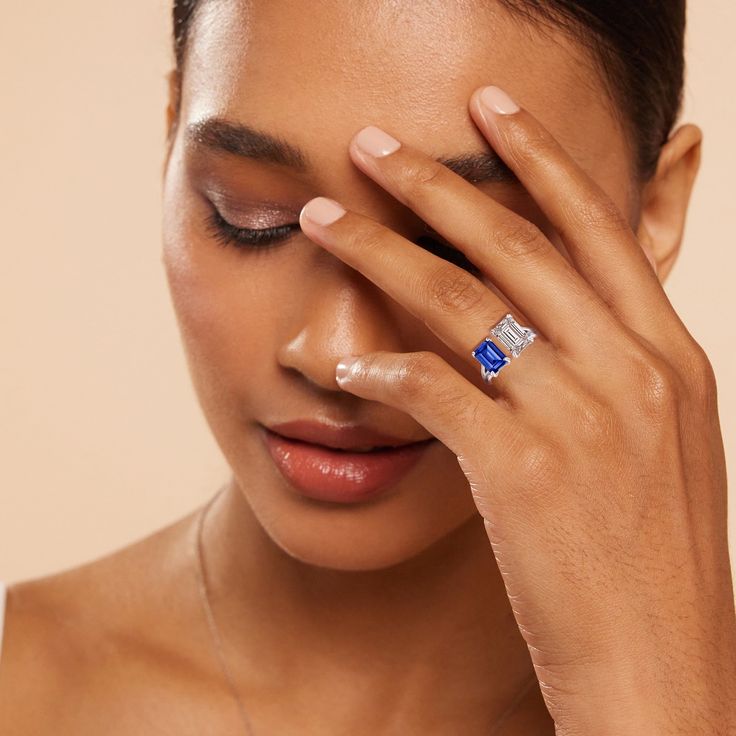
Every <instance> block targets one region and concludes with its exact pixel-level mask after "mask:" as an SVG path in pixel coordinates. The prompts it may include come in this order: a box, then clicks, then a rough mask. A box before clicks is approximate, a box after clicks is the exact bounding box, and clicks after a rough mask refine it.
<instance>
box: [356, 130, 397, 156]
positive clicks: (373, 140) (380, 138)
mask: <svg viewBox="0 0 736 736" xmlns="http://www.w3.org/2000/svg"><path fill="white" fill-rule="evenodd" d="M355 145H356V146H357V147H358V148H360V150H361V151H364V152H365V153H367V154H368V155H369V156H376V157H379V158H380V157H381V156H388V155H389V153H393V152H394V151H396V150H398V148H399V147H400V146H401V143H399V141H397V140H396V138H394V137H393V136H390V135H389V134H388V133H386V132H385V131H383V130H381V129H380V128H376V126H375V125H369V126H368V127H366V128H363V130H361V131H360V132H359V133H358V134H357V135H356V136H355Z"/></svg>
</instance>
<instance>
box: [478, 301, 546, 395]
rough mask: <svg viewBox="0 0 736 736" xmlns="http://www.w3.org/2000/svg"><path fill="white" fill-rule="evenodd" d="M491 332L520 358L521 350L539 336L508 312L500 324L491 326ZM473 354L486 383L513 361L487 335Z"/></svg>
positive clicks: (515, 356)
mask: <svg viewBox="0 0 736 736" xmlns="http://www.w3.org/2000/svg"><path fill="white" fill-rule="evenodd" d="M489 333H490V334H491V335H493V336H494V337H497V338H498V339H499V341H500V342H501V343H503V344H504V345H505V346H506V347H507V348H508V350H509V351H510V352H511V355H513V356H514V358H518V357H519V354H520V353H521V351H522V350H523V349H524V348H526V347H528V346H529V345H531V344H532V343H533V342H534V338H535V337H536V336H537V333H536V332H534V330H532V329H531V328H530V327H522V326H521V325H520V324H519V323H518V322H517V321H516V320H515V319H514V318H513V316H512V315H511V314H507V315H506V316H505V317H504V318H503V319H502V320H501V321H500V322H498V324H496V325H495V326H494V327H491V328H490V330H489ZM472 356H473V357H474V358H475V359H476V360H477V361H478V362H479V363H480V374H481V376H483V380H484V381H485V382H486V383H490V381H491V380H492V379H493V378H495V377H496V376H497V375H498V373H499V371H500V370H501V368H503V367H504V366H505V365H506V364H507V363H510V362H511V358H509V356H508V355H506V353H504V352H503V350H501V348H499V347H498V345H496V343H495V342H493V341H492V340H491V338H490V337H486V338H485V339H484V340H483V341H482V342H481V343H479V344H478V345H476V346H475V349H474V350H473V352H472Z"/></svg>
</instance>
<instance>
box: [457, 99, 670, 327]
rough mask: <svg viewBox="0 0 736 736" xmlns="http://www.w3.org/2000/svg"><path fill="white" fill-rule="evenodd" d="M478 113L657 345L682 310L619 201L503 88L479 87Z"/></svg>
mask: <svg viewBox="0 0 736 736" xmlns="http://www.w3.org/2000/svg"><path fill="white" fill-rule="evenodd" d="M470 113H471V115H472V117H473V119H474V120H475V122H476V123H477V125H478V126H479V128H480V129H481V131H482V132H483V134H484V136H485V137H486V138H487V139H488V140H489V141H490V143H491V144H492V145H493V148H494V150H495V151H496V152H497V153H498V155H499V156H501V158H502V159H503V160H504V161H505V163H506V164H507V165H508V166H509V168H511V169H512V171H513V172H514V173H515V174H516V176H517V177H518V178H519V180H520V181H521V183H522V184H523V185H524V187H525V188H526V190H527V191H528V192H529V194H531V196H532V197H533V198H534V200H535V202H536V203H537V205H538V206H539V208H540V209H541V210H542V212H543V213H544V214H545V216H546V217H547V219H548V220H549V221H550V223H551V224H552V226H553V227H554V228H555V230H556V231H557V232H558V233H559V235H560V237H561V238H562V240H563V242H564V244H565V247H566V248H567V251H568V253H569V255H570V258H571V260H572V262H573V264H574V265H575V267H576V268H577V270H578V271H579V272H580V273H581V274H582V275H583V277H584V278H585V279H586V280H587V281H588V282H589V283H590V284H591V285H592V286H593V287H594V288H595V290H596V291H597V293H598V294H600V296H601V297H602V298H603V300H604V301H605V302H606V303H607V304H608V305H609V306H610V307H611V308H612V309H613V311H614V312H615V313H616V315H617V316H618V317H619V318H620V319H621V320H622V321H623V322H625V323H626V324H627V325H628V326H629V327H631V328H633V329H634V330H636V331H637V332H638V333H639V334H641V335H642V336H644V337H647V338H648V339H650V340H652V341H655V340H654V338H655V334H656V333H659V334H660V335H661V333H662V327H663V324H664V323H663V317H664V316H669V317H671V316H673V315H675V312H674V309H673V308H672V306H671V304H670V302H669V299H668V298H667V295H666V294H665V292H664V290H663V289H662V285H661V284H660V282H659V279H658V278H657V277H656V275H655V274H654V272H653V270H652V267H651V265H650V263H649V261H648V259H647V257H646V255H645V254H644V251H643V249H642V247H641V245H640V243H639V241H638V239H637V237H636V234H635V233H634V231H633V229H632V227H631V226H630V224H629V222H628V221H627V219H626V217H625V216H624V214H623V213H622V212H621V210H620V209H619V208H618V206H617V205H616V204H615V202H614V201H613V200H612V199H611V198H610V197H609V195H608V194H607V193H606V192H605V191H604V190H603V189H602V188H601V186H599V185H598V184H597V182H595V181H594V180H593V179H592V178H591V177H590V176H589V175H588V174H587V173H586V172H585V171H584V170H583V169H582V168H581V166H580V165H579V164H578V163H577V162H576V161H575V160H574V159H573V158H572V157H571V156H570V154H569V153H568V152H567V151H566V150H565V149H564V148H563V147H562V145H561V144H560V143H559V142H558V141H557V140H556V139H555V137H554V136H553V135H552V134H551V133H550V131H549V130H548V129H547V128H546V127H545V126H543V125H542V124H541V122H540V121H539V120H538V119H537V118H536V117H535V116H534V115H532V113H530V112H529V111H528V110H526V109H524V108H522V107H520V106H519V105H518V104H517V103H516V102H515V101H514V100H512V99H511V98H510V97H509V95H508V94H507V93H506V92H504V91H503V90H501V89H499V88H498V87H495V86H488V87H482V88H480V89H477V90H476V91H475V92H474V93H473V95H472V96H471V98H470ZM642 303H645V304H647V306H646V308H645V309H642ZM678 322H679V320H678Z"/></svg>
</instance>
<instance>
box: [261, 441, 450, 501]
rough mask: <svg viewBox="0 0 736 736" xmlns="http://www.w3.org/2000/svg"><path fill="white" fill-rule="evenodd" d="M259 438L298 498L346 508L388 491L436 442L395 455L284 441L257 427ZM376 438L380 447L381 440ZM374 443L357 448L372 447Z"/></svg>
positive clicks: (415, 444) (407, 446)
mask: <svg viewBox="0 0 736 736" xmlns="http://www.w3.org/2000/svg"><path fill="white" fill-rule="evenodd" d="M262 436H263V440H264V444H265V445H266V448H267V449H268V451H269V453H270V455H271V458H272V459H273V461H274V464H275V465H276V467H277V468H278V469H279V471H280V472H281V474H282V475H283V476H284V477H285V478H286V480H287V481H288V482H289V483H290V484H291V485H292V487H294V488H295V489H296V490H297V491H298V492H300V493H301V494H302V495H305V496H308V497H309V498H313V499H316V500H318V501H331V502H334V503H348V504H349V503H359V502H361V501H367V500H369V499H372V498H375V497H377V496H379V495H381V494H382V493H384V492H386V491H388V490H389V489H390V488H391V487H392V486H394V485H395V484H396V483H397V482H398V481H399V480H400V479H401V478H402V477H403V476H404V475H406V474H407V473H408V472H409V470H410V469H411V468H412V467H414V466H415V465H416V464H417V462H419V460H420V459H421V458H422V456H423V455H424V454H425V452H427V450H428V449H429V448H430V447H432V446H433V445H435V444H436V443H437V442H438V440H437V439H436V438H435V437H430V438H429V439H426V440H421V441H419V442H411V443H408V444H404V445H402V446H401V447H398V448H396V449H390V450H376V451H372V452H350V451H349V450H340V449H336V448H333V447H327V446H324V445H320V444H315V443H312V442H306V441H303V440H299V439H292V438H289V437H285V436H283V435H281V434H279V433H277V432H273V431H271V430H270V429H269V428H268V427H263V431H262ZM352 436H353V437H355V436H356V435H352ZM362 436H363V437H365V435H362ZM333 437H334V435H333ZM376 437H378V435H377V434H375V433H374V434H373V438H374V440H375V438H376ZM380 437H382V438H383V439H381V442H384V441H385V439H386V437H387V436H386V435H381V436H380ZM374 440H371V441H368V442H364V443H363V442H362V440H361V443H363V444H366V445H370V444H377V442H375V441H374ZM354 444H356V445H357V442H356V443H354Z"/></svg>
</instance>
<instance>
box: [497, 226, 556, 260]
mask: <svg viewBox="0 0 736 736" xmlns="http://www.w3.org/2000/svg"><path fill="white" fill-rule="evenodd" d="M489 239H490V240H491V242H492V244H493V247H494V248H495V249H496V250H497V251H498V252H499V253H500V254H501V255H502V256H504V257H505V258H509V259H518V258H528V257H530V256H532V255H534V254H535V253H537V252H538V251H540V250H542V249H543V248H544V247H545V237H544V234H543V233H542V231H541V230H540V229H539V228H538V227H537V226H536V225H535V224H534V223H533V222H529V221H528V220H526V221H523V220H521V219H519V220H512V221H511V222H508V223H506V224H504V225H502V226H501V227H500V228H498V229H496V230H494V231H493V232H492V233H491V235H490V238H489Z"/></svg>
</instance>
